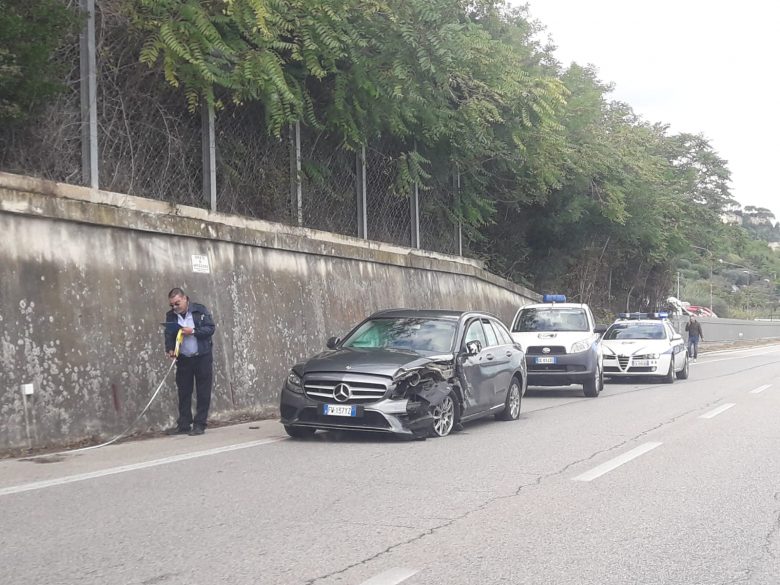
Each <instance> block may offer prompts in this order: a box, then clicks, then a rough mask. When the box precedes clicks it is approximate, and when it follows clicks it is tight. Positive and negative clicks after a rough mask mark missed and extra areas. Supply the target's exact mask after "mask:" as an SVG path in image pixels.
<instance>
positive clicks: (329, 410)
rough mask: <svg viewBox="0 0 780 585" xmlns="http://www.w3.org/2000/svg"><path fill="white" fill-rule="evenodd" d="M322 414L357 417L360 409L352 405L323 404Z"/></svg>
mask: <svg viewBox="0 0 780 585" xmlns="http://www.w3.org/2000/svg"><path fill="white" fill-rule="evenodd" d="M322 414H324V415H327V416H357V415H358V408H357V406H355V405H350V404H323V405H322Z"/></svg>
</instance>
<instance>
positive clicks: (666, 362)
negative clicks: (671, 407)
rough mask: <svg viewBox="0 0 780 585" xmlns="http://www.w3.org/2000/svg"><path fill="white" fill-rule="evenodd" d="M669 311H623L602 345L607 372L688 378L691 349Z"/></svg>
mask: <svg viewBox="0 0 780 585" xmlns="http://www.w3.org/2000/svg"><path fill="white" fill-rule="evenodd" d="M667 316H668V315H667V314H666V313H621V314H620V316H619V317H620V318H619V319H618V320H617V321H615V322H614V323H613V324H612V325H610V326H609V328H608V329H607V331H606V333H604V337H603V338H602V340H601V345H602V348H603V351H604V375H605V376H608V377H610V378H617V377H629V376H656V377H660V378H661V379H662V380H663V381H664V382H666V383H669V384H671V383H672V382H674V380H675V378H679V379H680V380H685V379H686V378H687V377H688V350H687V349H686V347H685V342H684V341H683V338H682V336H681V335H680V334H679V333H677V332H676V331H675V330H674V327H672V324H671V323H670V322H669V321H668V320H667V318H666V317H667Z"/></svg>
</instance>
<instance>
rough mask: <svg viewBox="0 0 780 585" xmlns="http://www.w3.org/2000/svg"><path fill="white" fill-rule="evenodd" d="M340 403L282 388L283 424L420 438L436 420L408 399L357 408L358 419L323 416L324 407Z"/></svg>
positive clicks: (423, 405) (355, 417) (424, 404)
mask: <svg viewBox="0 0 780 585" xmlns="http://www.w3.org/2000/svg"><path fill="white" fill-rule="evenodd" d="M326 404H338V403H336V402H321V401H319V400H314V399H312V398H309V397H308V396H306V395H304V394H298V393H296V392H291V391H290V390H288V389H287V388H286V387H284V388H282V394H281V399H280V411H281V423H282V424H283V425H285V426H292V427H309V428H315V429H323V430H328V429H332V430H350V431H370V432H378V433H392V434H395V435H406V436H409V437H418V436H425V435H427V433H428V431H429V429H430V428H431V425H432V423H433V418H432V417H431V415H430V412H429V409H428V408H427V405H426V403H424V402H416V401H410V400H407V399H405V398H404V399H389V398H383V399H381V400H378V401H376V402H371V403H367V404H360V405H358V409H357V410H358V416H331V415H326V414H323V406H324V405H326Z"/></svg>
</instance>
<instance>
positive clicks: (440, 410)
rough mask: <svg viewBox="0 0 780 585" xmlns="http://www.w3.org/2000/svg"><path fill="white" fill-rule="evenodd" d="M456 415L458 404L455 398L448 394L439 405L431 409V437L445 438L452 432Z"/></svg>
mask: <svg viewBox="0 0 780 585" xmlns="http://www.w3.org/2000/svg"><path fill="white" fill-rule="evenodd" d="M457 415H458V404H457V403H456V402H455V397H454V395H453V394H452V392H450V393H449V394H447V396H445V397H444V400H442V401H441V402H440V403H439V404H437V405H436V406H432V407H431V416H432V417H433V424H432V425H431V436H432V437H446V436H447V435H449V434H450V433H451V432H452V428H453V427H454V426H455V419H456V418H457Z"/></svg>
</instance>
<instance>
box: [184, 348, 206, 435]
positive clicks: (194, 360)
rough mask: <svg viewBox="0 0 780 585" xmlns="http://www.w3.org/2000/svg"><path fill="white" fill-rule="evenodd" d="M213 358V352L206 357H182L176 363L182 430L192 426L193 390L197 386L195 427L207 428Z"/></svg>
mask: <svg viewBox="0 0 780 585" xmlns="http://www.w3.org/2000/svg"><path fill="white" fill-rule="evenodd" d="M213 361H214V360H213V358H212V355H211V352H209V353H207V354H204V355H197V356H193V357H187V356H184V355H180V356H179V359H178V361H177V363H176V387H177V388H178V389H179V420H178V423H177V426H178V427H179V428H180V429H184V428H189V426H190V425H191V424H192V389H193V385H194V386H195V393H196V398H197V404H196V406H195V408H196V412H195V426H196V427H201V428H203V429H205V428H206V419H207V418H208V416H209V405H210V404H211V386H212V383H213V367H212V364H213Z"/></svg>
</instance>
